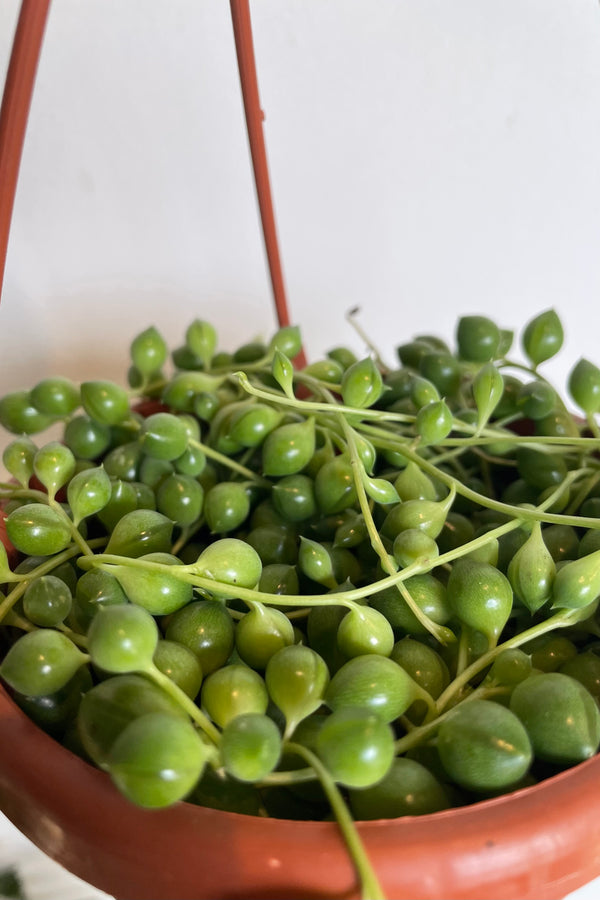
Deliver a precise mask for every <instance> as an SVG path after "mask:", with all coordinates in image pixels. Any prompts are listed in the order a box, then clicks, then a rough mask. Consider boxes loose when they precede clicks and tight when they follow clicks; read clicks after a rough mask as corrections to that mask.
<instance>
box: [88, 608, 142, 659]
mask: <svg viewBox="0 0 600 900" xmlns="http://www.w3.org/2000/svg"><path fill="white" fill-rule="evenodd" d="M158 637H159V635H158V627H157V625H156V622H155V621H154V619H153V617H152V616H151V615H150V613H149V612H146V610H145V609H142V607H141V606H135V605H134V604H133V603H124V604H121V605H116V606H101V607H100V608H99V610H98V613H97V615H95V616H94V618H93V619H92V622H91V624H90V627H89V629H88V651H89V654H90V656H91V658H92V662H93V663H94V665H97V666H99V667H100V668H101V669H104V670H105V671H106V672H114V673H115V674H119V673H122V674H124V673H127V672H143V671H147V670H148V669H149V668H151V667H152V658H153V656H154V651H155V650H156V644H157V642H158Z"/></svg>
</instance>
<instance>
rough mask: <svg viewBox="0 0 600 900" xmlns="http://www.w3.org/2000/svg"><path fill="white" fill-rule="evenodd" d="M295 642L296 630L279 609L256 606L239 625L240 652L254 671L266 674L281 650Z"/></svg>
mask: <svg viewBox="0 0 600 900" xmlns="http://www.w3.org/2000/svg"><path fill="white" fill-rule="evenodd" d="M293 643H294V627H293V625H292V623H291V622H290V620H289V619H288V617H287V616H286V615H285V613H283V612H281V610H279V609H273V608H271V607H268V606H263V605H262V604H261V603H255V604H253V606H252V609H251V610H250V611H249V612H247V613H246V615H245V616H243V617H242V618H241V619H240V620H239V622H238V624H237V628H236V632H235V646H236V649H237V652H238V654H239V655H240V656H241V658H242V659H243V661H244V662H245V663H247V664H248V665H249V666H251V667H252V668H253V669H258V670H261V671H262V670H263V669H265V668H266V667H267V664H268V662H269V660H270V659H271V657H272V656H273V655H274V654H275V653H277V651H278V650H281V648H282V647H288V646H291V645H292V644H293Z"/></svg>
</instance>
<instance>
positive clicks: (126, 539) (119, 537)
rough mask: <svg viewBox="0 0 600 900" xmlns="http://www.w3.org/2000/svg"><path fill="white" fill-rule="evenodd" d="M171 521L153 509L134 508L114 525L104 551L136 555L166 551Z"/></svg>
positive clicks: (169, 537)
mask: <svg viewBox="0 0 600 900" xmlns="http://www.w3.org/2000/svg"><path fill="white" fill-rule="evenodd" d="M172 531H173V523H172V522H171V521H170V519H167V517H166V516H163V515H162V514H161V513H159V512H156V510H153V509H134V510H131V512H128V513H126V514H125V515H124V516H123V517H122V518H121V519H119V521H118V522H117V524H116V525H115V527H114V529H113V532H112V534H111V536H110V539H109V541H108V544H107V547H106V552H107V553H111V554H115V555H116V556H130V557H134V558H135V557H138V556H144V554H145V553H161V552H166V553H168V552H169V551H170V549H171V534H172Z"/></svg>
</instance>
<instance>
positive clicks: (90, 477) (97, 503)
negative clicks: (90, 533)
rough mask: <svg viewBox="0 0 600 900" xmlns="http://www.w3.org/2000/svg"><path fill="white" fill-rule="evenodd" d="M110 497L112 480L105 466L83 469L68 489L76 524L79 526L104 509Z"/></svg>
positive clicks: (68, 498) (72, 479)
mask: <svg viewBox="0 0 600 900" xmlns="http://www.w3.org/2000/svg"><path fill="white" fill-rule="evenodd" d="M110 497H111V483H110V478H109V477H108V475H107V473H106V471H105V470H104V468H103V466H95V467H92V468H91V469H83V470H82V471H81V472H78V473H77V474H76V475H74V476H73V478H71V480H70V482H69V485H68V487H67V500H68V501H69V506H70V507H71V512H72V513H73V521H74V522H75V524H76V525H79V523H80V522H81V520H82V519H85V518H87V517H88V516H93V515H95V514H96V513H98V512H100V510H101V509H104V507H105V506H106V504H107V503H108V501H109V500H110Z"/></svg>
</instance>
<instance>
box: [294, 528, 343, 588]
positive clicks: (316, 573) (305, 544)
mask: <svg viewBox="0 0 600 900" xmlns="http://www.w3.org/2000/svg"><path fill="white" fill-rule="evenodd" d="M298 567H299V569H300V571H301V572H303V573H304V574H305V575H307V576H308V578H310V579H311V580H312V581H316V582H317V584H324V585H326V586H327V587H330V588H335V587H336V586H337V584H336V580H335V578H334V576H333V562H332V559H331V556H330V555H329V552H328V551H327V548H326V547H323V545H322V544H319V542H318V541H313V540H311V539H310V538H307V537H304V536H301V537H300V549H299V551H298Z"/></svg>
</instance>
